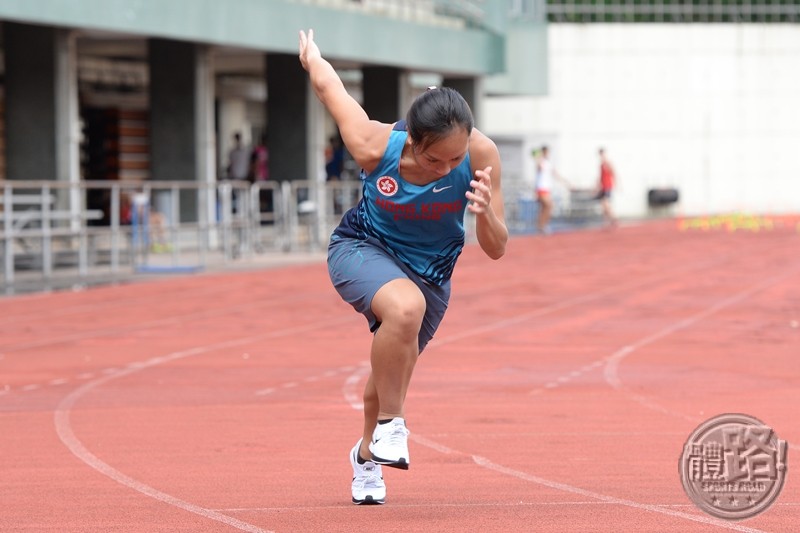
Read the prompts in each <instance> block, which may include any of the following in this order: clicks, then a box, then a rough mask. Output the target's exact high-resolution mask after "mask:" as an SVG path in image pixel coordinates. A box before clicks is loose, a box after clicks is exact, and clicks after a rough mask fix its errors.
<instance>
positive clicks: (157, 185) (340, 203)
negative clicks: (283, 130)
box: [0, 180, 361, 294]
mask: <svg viewBox="0 0 800 533" xmlns="http://www.w3.org/2000/svg"><path fill="white" fill-rule="evenodd" d="M360 187H361V184H360V182H358V181H341V182H336V183H330V184H327V185H326V186H324V187H320V186H315V184H313V183H311V182H307V181H294V182H289V181H286V182H259V183H256V184H252V185H251V184H250V183H248V182H243V181H242V182H240V181H225V182H220V183H213V184H201V183H197V182H186V181H144V182H110V181H84V182H80V183H75V184H70V183H62V182H55V181H17V180H14V181H0V268H1V269H2V282H3V292H4V293H6V294H9V293H14V292H16V290H15V287H17V286H19V285H21V284H28V285H30V284H38V285H41V286H45V287H46V286H47V285H48V284H50V283H51V282H54V281H57V280H59V279H70V280H74V281H75V282H76V283H81V282H87V283H90V282H92V280H94V279H103V280H107V279H112V280H113V279H121V278H123V277H126V276H129V275H130V274H133V273H137V272H170V271H183V270H191V269H201V268H204V267H206V266H209V265H210V264H213V263H221V264H225V263H229V262H232V261H237V260H241V259H249V258H253V257H255V256H257V255H261V254H267V253H287V252H295V251H301V250H302V251H315V250H322V249H324V247H325V246H326V245H327V238H328V235H329V234H330V231H332V229H333V227H334V226H335V225H336V224H337V223H338V222H339V219H340V218H341V215H342V213H343V212H344V210H346V209H348V208H349V207H351V206H352V205H355V203H356V202H357V201H358V199H359V198H360V191H361V188H360Z"/></svg>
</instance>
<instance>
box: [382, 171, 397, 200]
mask: <svg viewBox="0 0 800 533" xmlns="http://www.w3.org/2000/svg"><path fill="white" fill-rule="evenodd" d="M398 188H399V187H398V186H397V180H395V179H394V178H393V177H391V176H381V177H380V178H378V190H379V191H380V193H381V194H382V195H384V196H394V195H395V194H396V193H397V190H398Z"/></svg>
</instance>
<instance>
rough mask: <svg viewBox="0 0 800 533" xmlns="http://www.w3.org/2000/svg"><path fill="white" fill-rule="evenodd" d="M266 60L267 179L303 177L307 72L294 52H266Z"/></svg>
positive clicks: (305, 170)
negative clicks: (268, 177)
mask: <svg viewBox="0 0 800 533" xmlns="http://www.w3.org/2000/svg"><path fill="white" fill-rule="evenodd" d="M266 62H267V134H268V135H269V175H270V179H274V180H278V181H286V180H304V179H307V178H308V177H309V176H310V174H309V168H308V158H307V147H308V144H309V140H310V132H309V111H308V102H307V100H306V94H307V87H308V74H307V73H306V71H305V70H303V67H302V66H301V65H300V61H299V60H298V59H297V54H291V55H289V54H269V55H268V56H267V58H266Z"/></svg>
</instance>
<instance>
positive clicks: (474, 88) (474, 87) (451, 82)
mask: <svg viewBox="0 0 800 533" xmlns="http://www.w3.org/2000/svg"><path fill="white" fill-rule="evenodd" d="M442 86H443V87H450V88H453V89H455V90H456V91H458V92H459V93H460V94H461V96H463V97H464V100H466V101H467V103H468V104H469V107H470V109H471V110H472V116H473V117H475V124H476V125H478V124H479V123H480V109H479V106H478V102H479V101H480V82H479V80H477V79H476V78H444V79H443V80H442ZM478 127H480V126H478Z"/></svg>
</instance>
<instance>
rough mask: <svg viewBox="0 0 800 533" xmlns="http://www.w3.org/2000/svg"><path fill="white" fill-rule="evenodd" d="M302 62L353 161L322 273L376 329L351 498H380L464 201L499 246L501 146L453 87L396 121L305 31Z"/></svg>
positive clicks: (403, 465) (456, 251)
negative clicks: (377, 110)
mask: <svg viewBox="0 0 800 533" xmlns="http://www.w3.org/2000/svg"><path fill="white" fill-rule="evenodd" d="M300 63H301V64H302V66H303V68H305V69H306V71H308V75H309V79H310V83H311V87H312V88H313V90H314V92H315V93H316V95H317V97H318V98H319V100H320V101H321V102H322V104H323V105H324V106H325V108H326V109H327V110H328V112H330V114H331V115H332V117H333V119H334V120H335V122H336V124H337V126H338V127H339V131H340V132H341V135H342V139H343V141H344V145H345V147H346V148H347V151H348V152H349V153H350V155H351V156H352V157H353V159H354V160H355V162H356V163H357V164H358V165H359V166H360V167H361V169H362V170H361V175H360V179H361V181H362V191H363V197H362V199H361V200H360V201H359V203H358V205H356V206H355V207H353V208H352V209H350V210H349V211H347V212H346V213H345V214H344V216H343V217H342V220H341V222H340V224H339V226H338V227H337V228H336V229H335V230H334V231H333V234H332V236H331V240H330V244H329V247H328V272H329V274H330V277H331V281H332V283H333V285H334V287H335V288H336V290H337V291H338V293H339V295H340V296H341V297H342V299H343V300H345V301H346V302H348V303H349V304H351V305H352V306H353V307H354V309H356V311H358V312H359V313H361V314H363V315H364V317H365V318H366V319H367V322H368V324H369V329H370V331H371V332H372V333H373V337H372V346H371V351H370V364H371V373H370V376H369V378H368V379H367V383H366V386H365V389H364V425H363V431H362V435H361V438H359V439H358V441H357V442H356V444H355V446H353V448H352V449H351V451H350V464H351V466H352V467H353V478H352V482H351V494H352V501H353V503H356V504H369V503H384V501H385V498H386V484H385V483H384V480H383V473H382V470H381V468H382V466H389V467H395V468H400V469H404V470H405V469H408V467H409V465H410V456H409V449H408V434H409V430H408V427H407V425H406V413H405V408H404V403H405V399H406V393H407V391H408V388H409V384H410V382H411V376H412V374H413V372H414V367H415V365H416V363H417V359H418V357H419V355H420V353H421V352H422V351H423V350H424V349H425V346H426V345H427V344H428V341H430V339H431V338H432V337H433V335H434V333H435V332H436V330H437V328H438V327H439V324H440V323H441V321H442V318H443V317H444V313H445V310H446V309H447V305H448V301H449V298H450V278H451V275H452V273H453V269H454V267H455V265H456V260H457V259H458V257H459V255H460V254H461V251H462V249H463V247H464V240H465V234H464V215H465V212H466V211H467V210H469V211H470V212H471V213H472V214H473V215H474V216H475V232H476V236H477V240H478V244H479V246H480V248H481V249H482V250H483V252H484V253H485V254H486V255H487V256H488V257H490V258H491V259H499V258H500V257H502V256H503V255H504V254H505V250H506V243H507V241H508V229H507V228H506V225H505V222H504V212H503V195H502V191H501V187H500V154H499V152H498V150H497V146H495V144H494V143H493V142H492V141H491V140H490V139H489V138H488V137H486V136H485V135H484V134H482V133H481V132H479V131H478V130H477V129H475V128H474V127H473V116H472V112H471V111H470V109H469V106H468V105H467V103H466V101H465V100H464V98H463V97H462V96H461V95H460V94H458V92H456V91H455V90H453V89H449V88H447V87H443V88H430V89H429V90H428V91H427V92H425V93H423V94H422V95H420V96H419V97H417V98H416V99H415V100H414V102H413V103H412V105H411V107H410V109H409V110H408V113H407V115H406V118H405V120H400V121H398V122H396V123H393V124H387V123H383V122H378V121H376V120H371V119H370V117H369V116H368V115H367V114H366V112H365V111H364V109H363V108H362V107H361V106H360V105H359V104H358V102H357V101H356V100H354V99H353V98H352V97H351V96H350V95H349V94H348V92H347V90H346V89H345V87H344V84H343V83H342V80H341V79H340V78H339V76H338V75H337V73H336V71H335V70H334V69H333V67H332V66H331V64H330V63H328V61H326V60H325V59H323V57H322V55H321V53H320V50H319V48H318V46H317V44H316V42H315V41H314V32H313V30H309V32H308V34H306V33H305V32H303V31H301V32H300ZM486 276H489V277H491V274H490V273H489V272H488V271H487V273H486Z"/></svg>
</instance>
